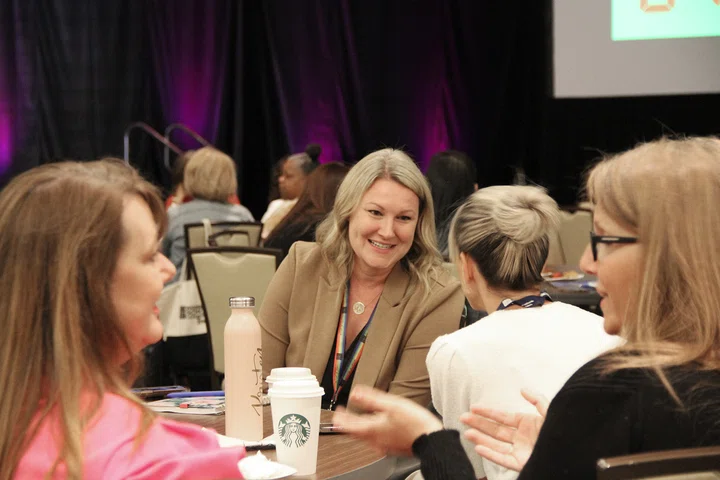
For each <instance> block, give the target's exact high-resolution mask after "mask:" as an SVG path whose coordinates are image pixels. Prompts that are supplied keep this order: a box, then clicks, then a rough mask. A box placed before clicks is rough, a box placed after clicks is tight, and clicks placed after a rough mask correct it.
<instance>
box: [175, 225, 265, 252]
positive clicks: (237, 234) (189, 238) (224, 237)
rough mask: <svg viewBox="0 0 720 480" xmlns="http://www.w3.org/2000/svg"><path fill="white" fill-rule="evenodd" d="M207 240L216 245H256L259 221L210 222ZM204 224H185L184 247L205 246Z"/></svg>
mask: <svg viewBox="0 0 720 480" xmlns="http://www.w3.org/2000/svg"><path fill="white" fill-rule="evenodd" d="M210 227H211V230H212V231H211V234H210V236H209V237H208V241H209V242H211V244H212V242H213V241H215V244H216V245H218V246H228V247H230V246H235V247H257V246H258V245H259V244H260V232H261V231H262V223H260V222H211V223H210ZM205 246H206V245H205V226H204V225H203V224H202V223H186V224H185V248H186V250H190V249H191V248H202V247H205Z"/></svg>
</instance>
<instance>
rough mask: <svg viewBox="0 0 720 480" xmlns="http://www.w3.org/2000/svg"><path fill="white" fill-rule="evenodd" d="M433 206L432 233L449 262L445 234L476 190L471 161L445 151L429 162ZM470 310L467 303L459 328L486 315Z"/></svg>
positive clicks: (482, 311)
mask: <svg viewBox="0 0 720 480" xmlns="http://www.w3.org/2000/svg"><path fill="white" fill-rule="evenodd" d="M425 178H427V181H428V183H429V184H430V192H431V193H432V198H433V205H434V206H435V229H436V230H437V242H438V248H439V249H440V254H441V255H442V256H443V259H444V260H445V261H446V262H450V256H449V254H448V233H449V232H450V221H451V220H452V217H453V214H454V213H455V209H456V208H457V207H458V206H459V205H460V204H461V203H462V202H464V201H465V199H466V198H467V197H468V196H470V195H471V194H472V193H473V192H475V191H476V190H477V189H478V184H477V171H476V169H475V164H474V163H473V161H472V160H471V159H470V157H468V156H467V155H466V154H464V153H463V152H458V151H457V150H445V151H443V152H438V153H436V154H435V155H433V156H432V158H431V159H430V165H429V166H428V169H427V172H426V173H425ZM475 306H476V308H473V307H472V306H471V305H470V304H469V302H468V301H467V299H466V300H465V310H464V313H463V318H462V321H461V322H460V328H463V327H465V326H467V325H471V324H473V323H475V322H477V321H478V320H479V319H481V318H483V317H484V316H486V315H487V312H485V308H484V306H483V305H477V304H476V305H475Z"/></svg>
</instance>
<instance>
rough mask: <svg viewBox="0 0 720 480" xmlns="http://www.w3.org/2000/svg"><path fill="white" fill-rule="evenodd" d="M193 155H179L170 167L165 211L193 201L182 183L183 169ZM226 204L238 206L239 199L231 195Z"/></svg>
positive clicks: (188, 153) (189, 152) (184, 153)
mask: <svg viewBox="0 0 720 480" xmlns="http://www.w3.org/2000/svg"><path fill="white" fill-rule="evenodd" d="M194 153H195V150H187V151H185V152H183V153H181V154H180V155H178V156H177V158H176V159H175V163H173V166H172V173H171V175H170V179H171V182H172V185H173V187H172V192H173V193H171V194H170V196H169V197H168V198H167V199H166V200H165V209H166V210H167V211H170V209H171V208H173V207H175V206H177V205H181V204H183V203H187V202H189V201H191V200H192V199H193V197H192V196H191V195H188V193H187V191H186V190H185V187H184V181H185V167H186V166H187V162H188V161H189V160H190V157H191V156H192V155H193V154H194ZM228 203H231V204H232V205H240V199H239V198H238V196H237V194H232V195H231V196H230V198H228Z"/></svg>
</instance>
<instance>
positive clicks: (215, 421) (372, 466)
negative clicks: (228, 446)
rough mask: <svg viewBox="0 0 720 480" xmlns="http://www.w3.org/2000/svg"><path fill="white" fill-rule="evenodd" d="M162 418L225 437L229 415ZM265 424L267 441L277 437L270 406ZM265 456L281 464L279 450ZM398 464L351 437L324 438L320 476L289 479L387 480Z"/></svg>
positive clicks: (326, 415) (326, 418) (325, 417)
mask: <svg viewBox="0 0 720 480" xmlns="http://www.w3.org/2000/svg"><path fill="white" fill-rule="evenodd" d="M162 415H164V416H165V417H167V418H170V419H172V420H177V421H181V422H188V423H194V424H196V425H200V426H203V427H206V428H212V429H214V430H215V431H216V432H218V433H221V434H225V415H183V414H177V413H163V414H162ZM320 421H321V422H331V421H332V412H329V411H326V410H323V411H322V412H321V415H320ZM263 424H264V426H263V430H264V432H263V433H264V434H265V436H266V437H267V436H268V435H270V434H272V433H273V429H272V414H271V412H270V407H269V406H266V407H264V409H263ZM262 453H263V455H265V456H266V457H268V458H270V459H271V460H277V457H276V454H275V450H263V452H262ZM249 454H250V455H254V452H249ZM395 464H396V460H395V458H393V457H386V456H384V455H383V454H381V453H380V452H378V451H376V450H374V449H372V448H371V447H369V446H368V445H367V444H365V443H364V442H361V441H359V440H356V439H354V438H352V437H350V436H348V435H344V434H328V435H320V440H319V445H318V461H317V472H316V473H315V475H307V476H300V475H293V476H291V477H289V478H303V479H310V480H320V479H336V480H341V479H342V480H354V479H358V480H359V479H365V478H367V479H382V478H387V477H388V476H389V475H390V474H391V473H392V471H393V469H394V467H395Z"/></svg>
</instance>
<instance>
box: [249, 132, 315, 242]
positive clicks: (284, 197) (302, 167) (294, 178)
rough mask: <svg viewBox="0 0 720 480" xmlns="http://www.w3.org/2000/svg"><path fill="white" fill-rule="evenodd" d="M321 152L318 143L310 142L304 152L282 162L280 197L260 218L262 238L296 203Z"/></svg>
mask: <svg viewBox="0 0 720 480" xmlns="http://www.w3.org/2000/svg"><path fill="white" fill-rule="evenodd" d="M321 152H322V149H321V148H320V146H319V145H317V144H312V143H311V144H310V145H308V146H307V148H306V149H305V152H303V153H296V154H293V155H290V156H289V157H288V158H287V160H285V161H284V162H283V163H282V168H281V170H280V176H279V177H278V189H279V190H280V198H278V199H276V200H273V201H272V202H270V204H269V205H268V208H267V211H266V212H265V213H264V214H263V216H262V218H261V219H260V221H261V222H262V223H263V231H262V233H261V236H262V239H263V240H265V239H266V238H268V237H269V236H270V233H271V232H272V231H273V230H274V229H275V227H276V226H277V225H278V224H279V223H280V222H281V221H282V219H283V218H285V216H286V215H287V214H288V213H289V212H290V210H292V208H293V207H294V206H295V204H296V203H297V200H298V198H299V197H300V194H302V192H303V190H304V189H305V183H306V180H307V177H308V176H309V175H310V174H311V173H312V172H313V170H315V167H316V166H317V165H318V158H319V157H320V153H321Z"/></svg>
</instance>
